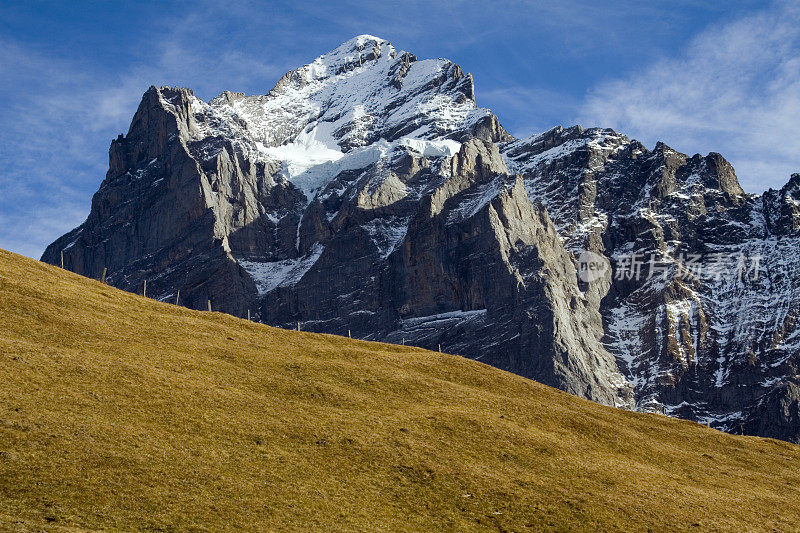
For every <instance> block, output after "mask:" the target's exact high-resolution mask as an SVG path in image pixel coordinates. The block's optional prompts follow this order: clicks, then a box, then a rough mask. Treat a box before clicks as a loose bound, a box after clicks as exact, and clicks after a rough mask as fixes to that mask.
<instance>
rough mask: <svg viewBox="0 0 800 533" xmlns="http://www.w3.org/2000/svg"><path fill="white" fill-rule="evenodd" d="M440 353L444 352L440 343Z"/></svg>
mask: <svg viewBox="0 0 800 533" xmlns="http://www.w3.org/2000/svg"><path fill="white" fill-rule="evenodd" d="M439 353H442V345H441V344H440V345H439Z"/></svg>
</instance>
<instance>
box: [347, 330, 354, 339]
mask: <svg viewBox="0 0 800 533" xmlns="http://www.w3.org/2000/svg"><path fill="white" fill-rule="evenodd" d="M347 336H348V337H350V338H351V339H352V338H353V337H351V336H350V330H349V329H348V330H347Z"/></svg>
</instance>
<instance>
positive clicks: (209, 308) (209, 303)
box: [208, 300, 211, 311]
mask: <svg viewBox="0 0 800 533" xmlns="http://www.w3.org/2000/svg"><path fill="white" fill-rule="evenodd" d="M208 310H209V311H211V300H208Z"/></svg>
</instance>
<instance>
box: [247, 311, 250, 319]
mask: <svg viewBox="0 0 800 533" xmlns="http://www.w3.org/2000/svg"><path fill="white" fill-rule="evenodd" d="M247 320H248V321H249V320H250V310H249V309H248V310H247Z"/></svg>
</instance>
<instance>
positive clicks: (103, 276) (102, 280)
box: [100, 267, 108, 283]
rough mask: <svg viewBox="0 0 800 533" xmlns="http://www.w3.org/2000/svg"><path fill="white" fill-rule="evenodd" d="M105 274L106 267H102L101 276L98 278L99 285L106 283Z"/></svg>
mask: <svg viewBox="0 0 800 533" xmlns="http://www.w3.org/2000/svg"><path fill="white" fill-rule="evenodd" d="M107 272H108V269H107V268H106V267H103V275H102V276H101V278H100V282H101V283H105V282H106V273H107Z"/></svg>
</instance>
